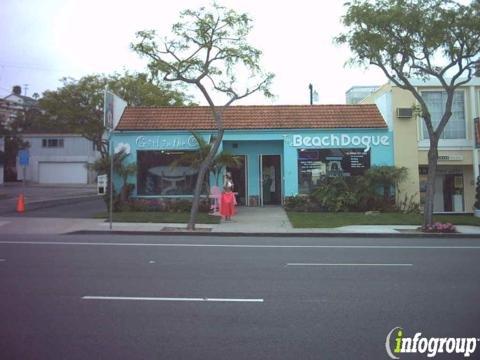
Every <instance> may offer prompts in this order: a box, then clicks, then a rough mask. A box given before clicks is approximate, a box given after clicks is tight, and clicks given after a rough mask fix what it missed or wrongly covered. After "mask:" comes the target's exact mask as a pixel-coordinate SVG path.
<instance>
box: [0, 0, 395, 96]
mask: <svg viewBox="0 0 480 360" xmlns="http://www.w3.org/2000/svg"><path fill="white" fill-rule="evenodd" d="M217 2H218V3H219V4H221V5H224V6H226V7H229V8H231V9H234V10H235V11H237V12H246V13H248V14H249V15H250V17H251V18H252V19H253V30H252V32H251V34H250V36H249V42H250V44H251V45H253V46H255V47H256V48H258V49H260V50H261V51H262V52H263V57H262V67H263V69H264V70H265V71H268V72H272V73H274V74H275V79H274V82H273V84H272V87H271V91H272V92H273V93H274V95H275V97H274V98H273V99H266V98H264V97H263V96H261V95H260V94H258V95H255V96H252V97H248V98H246V99H244V100H242V101H241V102H239V103H236V104H239V105H249V104H253V105H260V104H266V105H270V104H273V105H280V104H289V105H296V104H308V103H309V100H310V98H309V89H308V85H309V84H310V83H312V84H313V87H314V89H315V90H316V91H317V92H318V102H317V103H319V104H343V103H345V92H346V91H347V90H348V89H350V88H351V87H352V86H356V85H365V86H371V85H381V84H384V83H385V82H387V79H386V77H385V76H384V75H383V73H381V71H380V70H378V69H376V68H373V67H372V68H369V69H362V68H358V67H348V66H347V67H345V63H346V62H347V60H348V59H349V58H350V57H351V53H350V51H349V49H348V48H347V47H346V46H344V47H340V46H338V45H335V44H334V43H333V38H334V37H335V36H336V35H338V34H339V33H341V32H342V31H344V30H345V29H344V28H343V26H342V24H341V16H342V15H343V13H344V11H345V9H344V7H343V3H344V2H345V1H344V0H332V1H328V2H323V1H318V0H296V1H277V2H271V1H259V0H220V1H217ZM125 4H127V5H124V4H123V2H122V1H118V0H117V1H114V0H2V1H1V2H0V96H1V97H4V96H6V95H8V94H9V93H11V89H12V87H13V86H14V85H21V86H22V88H23V89H24V90H25V87H24V85H25V84H28V90H27V93H26V94H27V95H28V96H32V95H33V94H34V93H35V92H36V93H38V94H40V95H41V94H42V93H43V92H44V91H45V90H55V89H57V88H58V87H60V86H61V82H60V81H59V79H60V78H62V77H73V78H76V79H78V78H80V77H82V76H85V75H88V74H93V73H105V74H109V73H113V72H115V71H117V72H122V71H123V70H131V71H144V70H145V65H146V62H145V60H143V59H141V58H140V57H139V56H138V55H137V54H135V53H134V52H133V51H132V50H130V48H129V45H130V44H131V43H132V42H133V41H135V33H136V32H137V31H139V30H147V29H155V30H157V33H158V34H161V35H165V36H168V35H169V34H170V28H171V25H172V24H174V23H175V22H176V21H177V20H178V18H179V13H180V11H181V10H184V9H196V8H198V7H200V6H208V5H209V4H211V2H209V1H200V0H175V1H160V0H136V1H133V2H125ZM327 4H328V5H327ZM189 92H190V93H191V95H192V96H194V99H195V101H196V102H198V103H199V104H202V105H204V104H206V103H205V101H204V100H203V98H202V96H201V94H200V93H198V92H197V91H196V90H195V89H191V90H189ZM23 94H25V92H23Z"/></svg>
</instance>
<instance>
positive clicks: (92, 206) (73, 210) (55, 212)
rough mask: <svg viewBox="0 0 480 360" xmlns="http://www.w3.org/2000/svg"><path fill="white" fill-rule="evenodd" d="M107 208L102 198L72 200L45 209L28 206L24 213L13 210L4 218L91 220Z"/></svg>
mask: <svg viewBox="0 0 480 360" xmlns="http://www.w3.org/2000/svg"><path fill="white" fill-rule="evenodd" d="M106 211H107V207H106V205H105V201H104V200H103V199H102V198H100V197H99V198H94V199H88V200H85V199H82V200H81V201H77V200H72V202H71V203H66V204H65V203H64V204H51V205H49V206H47V207H42V208H38V209H30V208H29V207H28V204H27V206H26V211H25V212H24V213H22V214H18V213H17V212H16V211H15V208H13V209H12V211H10V212H6V213H5V214H4V215H5V216H22V217H50V218H78V219H83V218H86V219H91V218H93V217H94V216H95V215H96V214H98V213H101V212H106Z"/></svg>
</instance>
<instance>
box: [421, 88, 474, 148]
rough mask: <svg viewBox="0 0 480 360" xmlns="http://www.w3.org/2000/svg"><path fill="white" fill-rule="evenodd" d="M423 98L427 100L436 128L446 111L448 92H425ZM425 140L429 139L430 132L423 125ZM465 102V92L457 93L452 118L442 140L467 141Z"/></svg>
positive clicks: (454, 98)
mask: <svg viewBox="0 0 480 360" xmlns="http://www.w3.org/2000/svg"><path fill="white" fill-rule="evenodd" d="M422 98H423V99H424V100H425V102H426V104H427V106H428V109H429V111H430V115H431V116H432V124H433V126H434V128H436V127H437V126H438V123H439V122H440V120H441V119H442V115H443V113H444V111H445V104H446V102H447V93H446V91H423V92H422ZM422 124H423V139H428V132H427V128H426V126H425V124H424V123H423V120H422ZM465 138H466V128H465V100H464V93H463V91H456V92H455V94H454V96H453V104H452V116H451V118H450V119H449V120H448V123H447V125H446V126H445V129H444V130H443V133H442V135H441V137H440V139H465Z"/></svg>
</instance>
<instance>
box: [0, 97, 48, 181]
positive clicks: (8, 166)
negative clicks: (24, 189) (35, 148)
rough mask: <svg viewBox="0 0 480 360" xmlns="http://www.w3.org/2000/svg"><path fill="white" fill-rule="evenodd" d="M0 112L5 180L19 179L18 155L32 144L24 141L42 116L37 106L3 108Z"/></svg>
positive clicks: (0, 134) (0, 133)
mask: <svg viewBox="0 0 480 360" xmlns="http://www.w3.org/2000/svg"><path fill="white" fill-rule="evenodd" d="M2 110H3V111H2V112H0V138H1V137H3V138H4V154H3V155H2V156H3V158H4V159H3V162H4V167H5V180H6V181H14V180H16V179H17V154H18V151H19V150H20V149H26V148H28V147H29V146H30V144H29V143H28V142H26V141H24V140H23V134H24V133H25V131H27V130H35V127H34V124H35V123H36V120H37V119H38V118H39V116H40V111H39V109H38V108H37V107H36V106H19V105H15V106H13V107H8V106H6V107H2Z"/></svg>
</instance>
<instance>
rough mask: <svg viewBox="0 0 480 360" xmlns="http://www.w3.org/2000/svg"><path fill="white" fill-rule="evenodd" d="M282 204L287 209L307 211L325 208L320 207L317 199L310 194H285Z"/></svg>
mask: <svg viewBox="0 0 480 360" xmlns="http://www.w3.org/2000/svg"><path fill="white" fill-rule="evenodd" d="M283 206H284V207H285V209H286V210H288V211H301V212H308V211H325V210H326V209H325V208H322V207H321V206H320V204H319V203H318V201H316V199H315V198H314V197H313V196H311V195H295V196H286V197H285V199H284V204H283Z"/></svg>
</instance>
